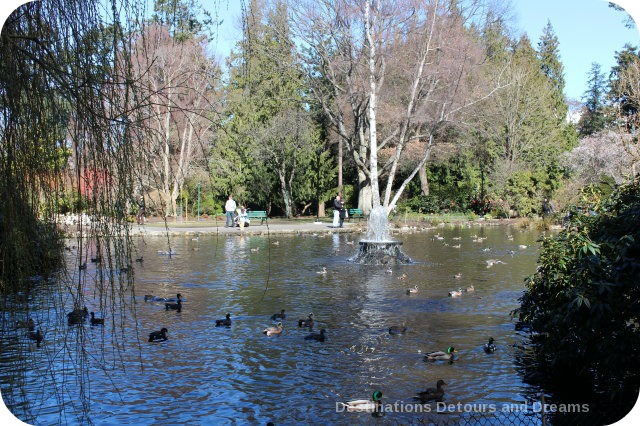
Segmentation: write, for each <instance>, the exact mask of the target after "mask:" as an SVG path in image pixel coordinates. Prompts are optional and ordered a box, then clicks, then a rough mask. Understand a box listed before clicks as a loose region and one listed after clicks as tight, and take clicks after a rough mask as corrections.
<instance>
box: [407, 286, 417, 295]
mask: <svg viewBox="0 0 640 426" xmlns="http://www.w3.org/2000/svg"><path fill="white" fill-rule="evenodd" d="M417 292H418V286H417V285H416V286H413V288H408V289H407V294H415V293H417Z"/></svg>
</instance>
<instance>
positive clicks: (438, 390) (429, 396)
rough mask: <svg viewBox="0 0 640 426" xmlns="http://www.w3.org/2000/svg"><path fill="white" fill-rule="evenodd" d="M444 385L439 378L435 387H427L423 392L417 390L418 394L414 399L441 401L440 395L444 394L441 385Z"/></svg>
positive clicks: (423, 401)
mask: <svg viewBox="0 0 640 426" xmlns="http://www.w3.org/2000/svg"><path fill="white" fill-rule="evenodd" d="M444 385H446V383H445V382H444V380H442V379H440V380H438V382H437V383H436V387H435V388H427V389H426V390H425V391H424V392H418V396H417V397H416V399H419V400H420V401H421V402H422V403H425V402H429V401H436V402H440V401H442V397H443V396H444V389H442V386H444Z"/></svg>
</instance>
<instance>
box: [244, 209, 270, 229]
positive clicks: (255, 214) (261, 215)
mask: <svg viewBox="0 0 640 426" xmlns="http://www.w3.org/2000/svg"><path fill="white" fill-rule="evenodd" d="M247 217H248V218H249V220H251V219H260V225H262V223H263V222H264V221H265V220H267V212H266V211H265V210H251V211H248V212H247Z"/></svg>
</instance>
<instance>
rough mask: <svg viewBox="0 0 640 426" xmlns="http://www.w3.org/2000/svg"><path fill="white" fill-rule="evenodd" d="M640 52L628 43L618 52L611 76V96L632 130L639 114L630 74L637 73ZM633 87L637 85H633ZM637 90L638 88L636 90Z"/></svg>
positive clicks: (628, 127) (627, 127) (628, 129)
mask: <svg viewBox="0 0 640 426" xmlns="http://www.w3.org/2000/svg"><path fill="white" fill-rule="evenodd" d="M639 53H640V52H638V51H637V48H636V47H633V46H631V45H629V44H626V45H625V46H624V47H623V49H622V51H620V52H616V56H615V58H616V63H617V64H616V65H615V66H614V67H613V68H612V69H611V74H610V76H609V97H610V101H611V102H613V103H614V104H615V105H616V106H617V107H618V108H617V109H618V111H619V112H620V115H621V118H622V119H623V120H624V122H625V127H626V130H627V131H629V132H630V131H632V129H633V126H632V125H631V123H634V122H635V121H636V120H635V117H636V115H637V114H638V109H639V108H640V105H638V100H637V97H635V96H633V94H632V93H630V90H629V89H630V86H629V84H628V83H629V82H628V81H627V80H628V79H629V77H630V76H633V75H635V74H637V71H636V70H637V68H638V63H639V62H640V54H639ZM631 87H637V86H635V85H631ZM636 91H637V90H636Z"/></svg>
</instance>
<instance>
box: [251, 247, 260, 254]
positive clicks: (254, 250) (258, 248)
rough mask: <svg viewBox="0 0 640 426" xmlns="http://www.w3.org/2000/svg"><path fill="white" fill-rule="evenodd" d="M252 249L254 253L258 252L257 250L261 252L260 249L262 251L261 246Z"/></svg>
mask: <svg viewBox="0 0 640 426" xmlns="http://www.w3.org/2000/svg"><path fill="white" fill-rule="evenodd" d="M251 251H252V252H253V253H257V252H259V251H260V247H256V248H252V249H251Z"/></svg>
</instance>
